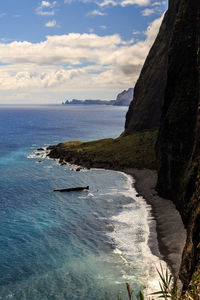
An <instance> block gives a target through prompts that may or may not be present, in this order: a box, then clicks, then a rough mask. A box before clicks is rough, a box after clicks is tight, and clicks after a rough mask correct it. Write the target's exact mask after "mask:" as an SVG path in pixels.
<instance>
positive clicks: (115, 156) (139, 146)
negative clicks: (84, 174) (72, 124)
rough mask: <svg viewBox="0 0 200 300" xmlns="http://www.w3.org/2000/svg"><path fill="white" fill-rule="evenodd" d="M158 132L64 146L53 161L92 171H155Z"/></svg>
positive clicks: (59, 148) (58, 146)
mask: <svg viewBox="0 0 200 300" xmlns="http://www.w3.org/2000/svg"><path fill="white" fill-rule="evenodd" d="M156 138H157V130H156V129H155V130H148V131H147V130H145V131H140V132H135V133H133V134H132V135H129V136H124V135H123V134H122V135H121V136H120V137H118V138H116V139H111V138H109V139H103V140H97V141H92V142H84V143H82V142H65V143H61V144H59V145H57V146H55V147H57V149H56V152H57V153H53V151H52V154H51V155H50V156H51V157H56V155H57V158H61V160H63V159H64V160H65V161H67V162H71V163H75V164H80V165H83V166H86V165H87V166H90V167H107V168H111V169H123V168H130V167H134V168H149V169H155V168H156V158H155V150H154V149H155V142H156Z"/></svg>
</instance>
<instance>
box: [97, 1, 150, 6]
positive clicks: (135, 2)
mask: <svg viewBox="0 0 200 300" xmlns="http://www.w3.org/2000/svg"><path fill="white" fill-rule="evenodd" d="M150 3H151V0H103V1H102V2H100V3H99V6H101V7H102V6H107V5H112V6H116V5H120V6H122V7H124V6H127V5H138V6H147V5H149V4H150Z"/></svg>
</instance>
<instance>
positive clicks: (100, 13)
mask: <svg viewBox="0 0 200 300" xmlns="http://www.w3.org/2000/svg"><path fill="white" fill-rule="evenodd" d="M106 15H107V14H106V13H103V12H101V11H99V10H97V9H95V10H92V11H90V12H88V13H87V16H106Z"/></svg>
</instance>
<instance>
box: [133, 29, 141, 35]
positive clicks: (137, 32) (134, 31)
mask: <svg viewBox="0 0 200 300" xmlns="http://www.w3.org/2000/svg"><path fill="white" fill-rule="evenodd" d="M133 34H134V35H137V34H141V32H140V31H138V30H133Z"/></svg>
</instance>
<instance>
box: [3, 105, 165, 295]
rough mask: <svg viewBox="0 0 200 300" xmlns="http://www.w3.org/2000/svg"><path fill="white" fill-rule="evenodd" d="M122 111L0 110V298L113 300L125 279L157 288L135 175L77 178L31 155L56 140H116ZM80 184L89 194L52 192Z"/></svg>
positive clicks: (85, 173) (98, 173)
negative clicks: (135, 187) (134, 180)
mask: <svg viewBox="0 0 200 300" xmlns="http://www.w3.org/2000/svg"><path fill="white" fill-rule="evenodd" d="M125 113H126V108H120V107H104V106H102V107H100V106H94V107H86V106H84V107H82V106H78V107H77V106H75V107H72V106H70V107H62V106H49V107H18V108H17V107H15V108H14V107H9V108H8V107H1V108H0V123H1V124H0V136H1V140H0V172H1V180H0V228H1V230H0V299H3V300H4V299H13V300H23V299H24V300H46V299H48V300H49V299H52V300H53V299H55V300H57V299H60V300H64V299H66V300H70V299H87V300H90V299H117V296H118V295H122V296H124V295H126V288H125V282H127V281H128V282H129V283H130V284H131V286H132V287H133V288H134V290H135V292H137V291H138V290H139V289H141V288H144V287H146V286H148V285H154V283H155V281H156V280H155V279H156V276H157V274H156V271H155V265H157V264H158V263H159V259H158V258H157V257H156V256H154V255H152V253H151V251H150V249H149V247H148V235H149V223H151V224H153V223H152V222H153V221H152V218H151V214H150V207H148V206H147V205H146V203H145V201H144V200H143V199H142V198H141V197H139V198H138V197H136V196H135V195H136V192H135V190H134V189H133V188H132V179H131V178H130V177H128V176H127V175H125V174H123V173H120V172H113V171H106V170H82V171H80V172H76V171H73V167H71V166H60V165H59V164H58V163H57V162H56V161H52V160H49V159H41V158H39V157H37V156H35V155H34V152H35V150H36V149H37V148H38V147H41V146H47V145H48V144H55V143H58V142H61V141H66V140H82V141H86V140H92V139H99V138H105V137H117V136H118V135H119V134H120V133H121V132H122V131H123V125H124V118H125ZM39 161H41V162H39ZM77 185H78V186H79V185H81V186H85V185H89V186H90V190H89V191H84V192H72V193H67V194H66V193H54V192H53V189H54V188H62V187H68V186H70V187H71V186H77ZM155 247H156V241H155ZM124 299H125V296H124Z"/></svg>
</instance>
